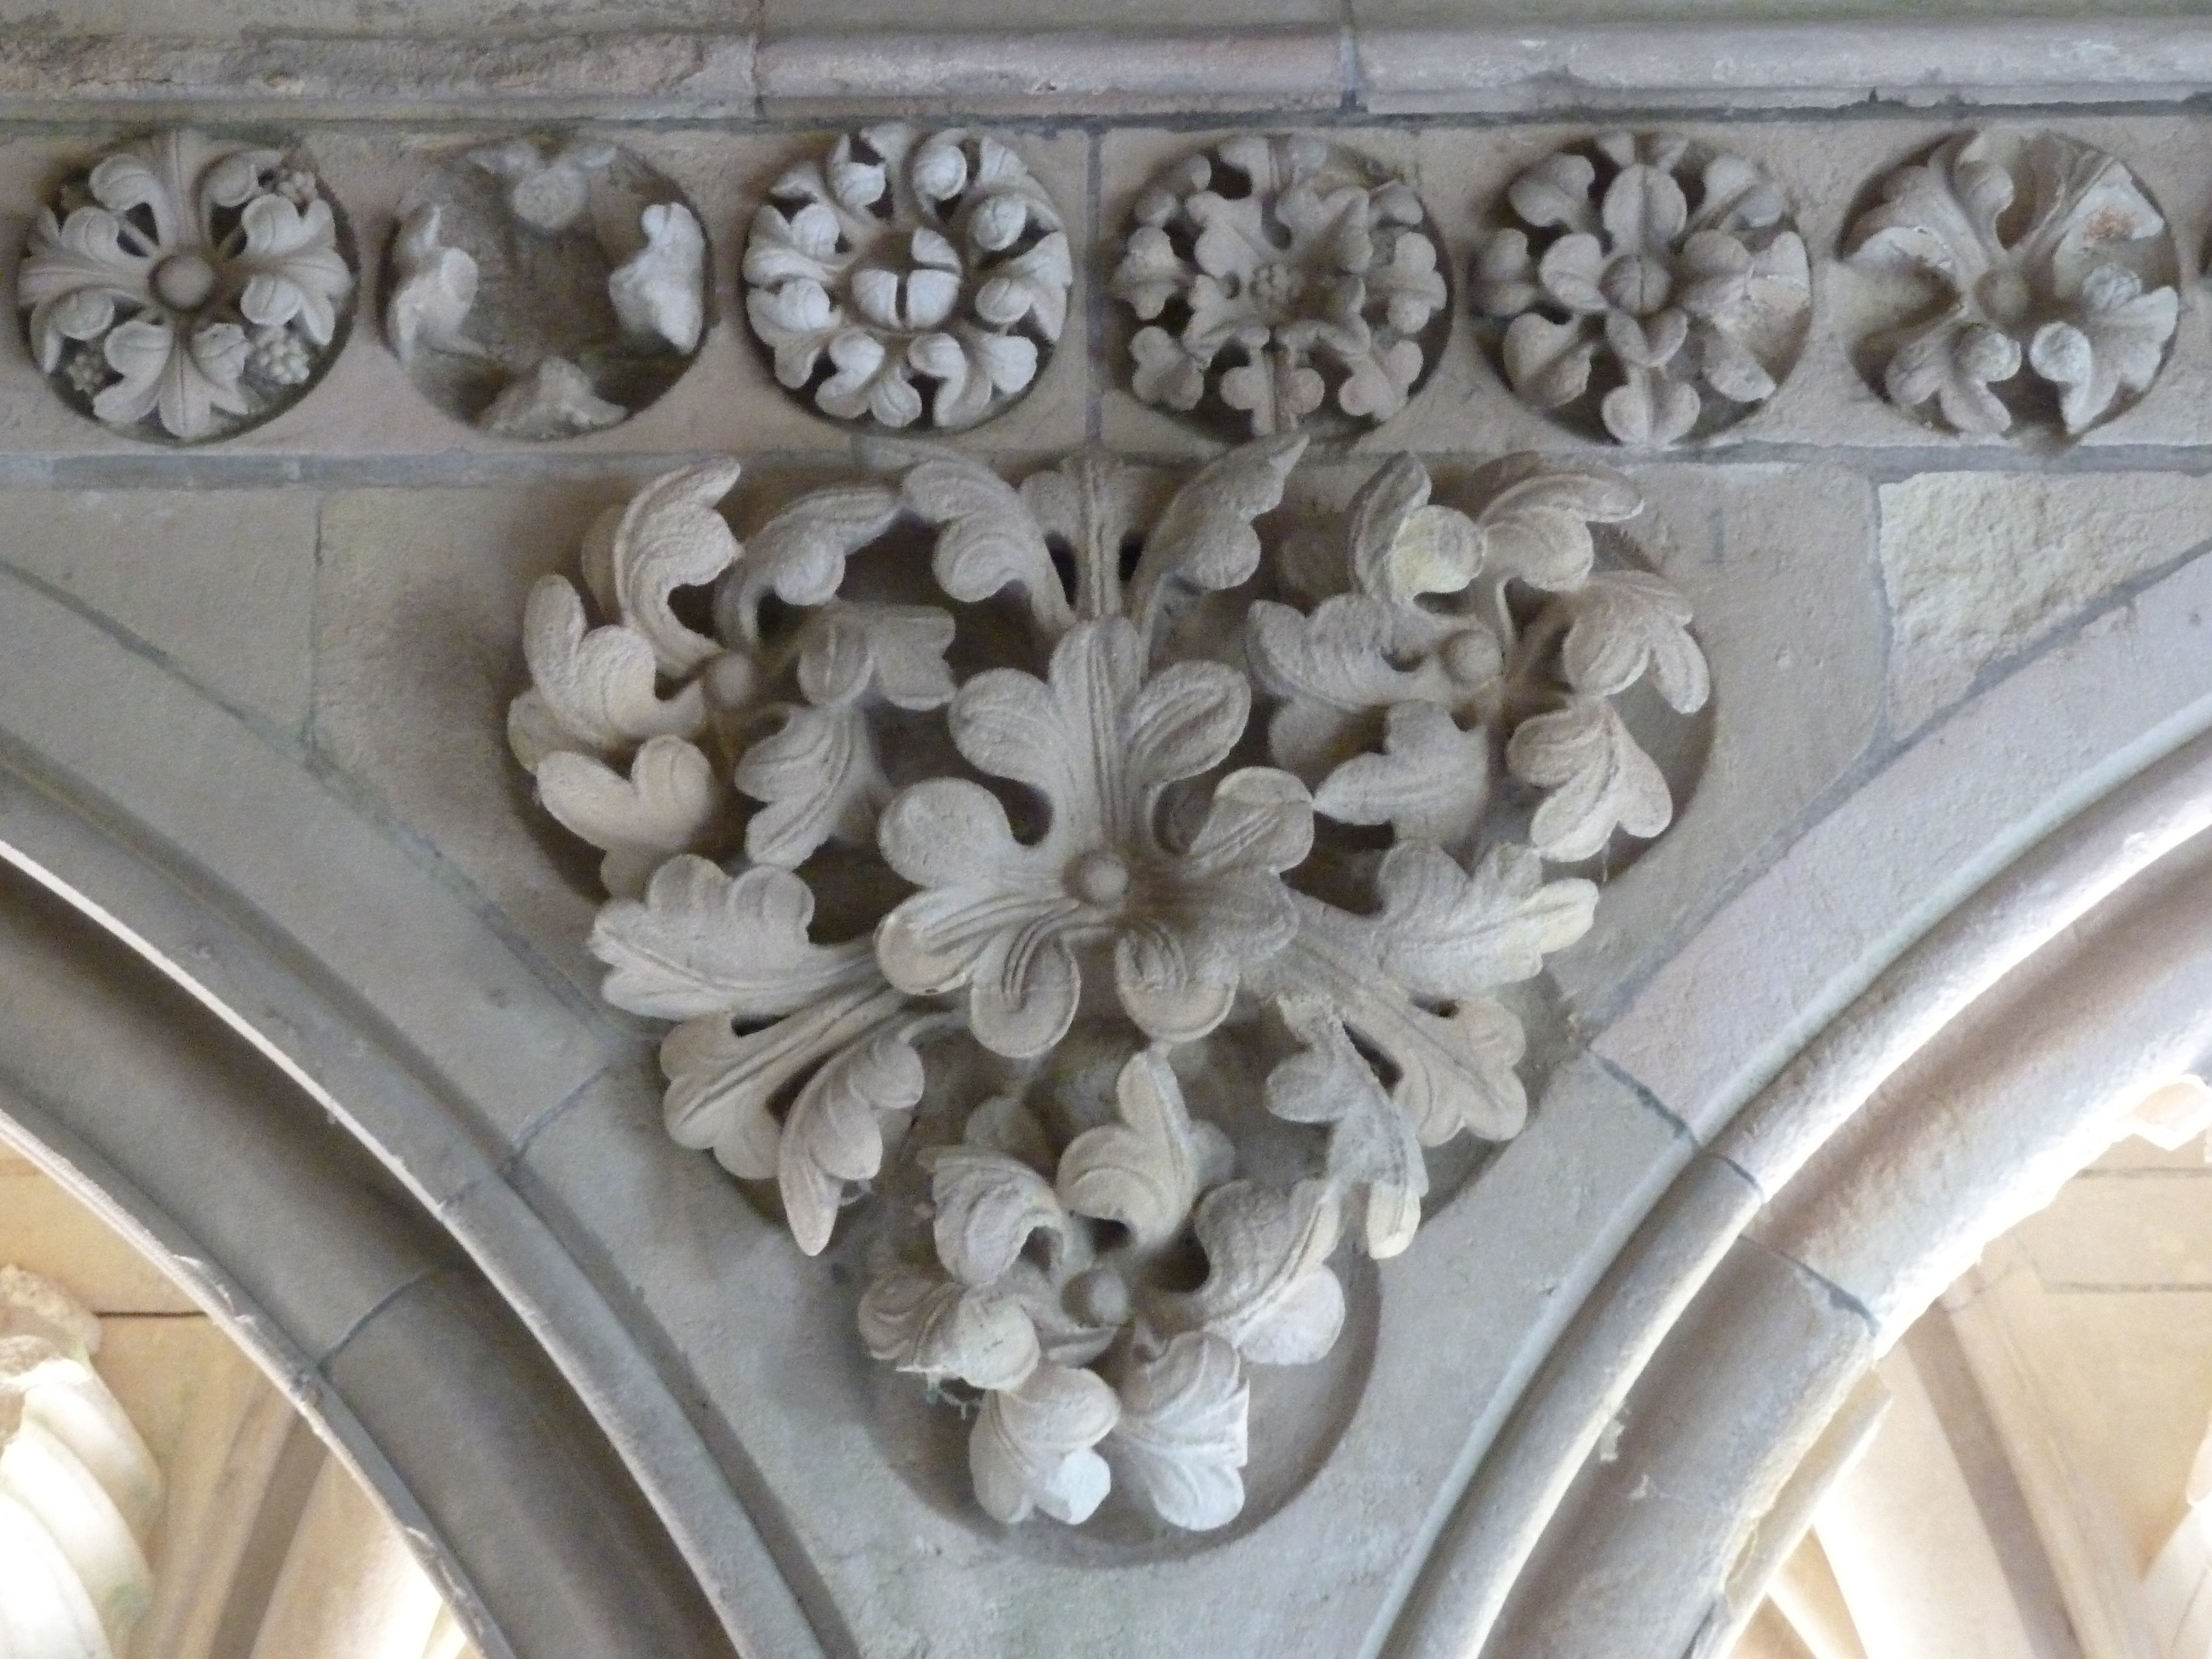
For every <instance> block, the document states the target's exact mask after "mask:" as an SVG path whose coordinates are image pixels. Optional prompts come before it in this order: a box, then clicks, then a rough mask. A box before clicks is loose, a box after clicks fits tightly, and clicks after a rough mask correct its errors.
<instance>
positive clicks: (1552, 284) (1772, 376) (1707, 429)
mask: <svg viewBox="0 0 2212 1659" xmlns="http://www.w3.org/2000/svg"><path fill="white" fill-rule="evenodd" d="M1500 211H1501V215H1502V216H1504V217H1505V218H1506V219H1508V220H1509V221H1510V222H1507V223H1505V224H1504V225H1502V226H1501V227H1500V228H1498V229H1496V230H1494V231H1492V233H1491V234H1489V235H1488V236H1486V237H1485V238H1484V239H1483V243H1482V248H1481V252H1480V253H1479V254H1478V255H1477V257H1476V259H1475V268H1474V304H1475V309H1476V310H1477V311H1478V312H1480V313H1482V314H1483V315H1485V316H1486V317H1488V318H1491V319H1493V320H1494V321H1495V322H1497V323H1499V324H1502V325H1504V330H1503V332H1502V334H1501V335H1500V336H1499V337H1498V353H1499V360H1500V363H1501V366H1502V367H1503V368H1504V371H1505V378H1506V380H1508V381H1509V382H1510V384H1511V385H1512V387H1513V390H1514V391H1515V392H1517V393H1518V394H1519V395H1520V397H1521V398H1522V401H1524V402H1526V403H1527V404H1529V405H1530V406H1532V407H1534V408H1536V409H1541V410H1546V411H1547V412H1550V413H1552V414H1554V415H1555V416H1558V417H1559V418H1560V419H1562V420H1564V421H1566V422H1570V423H1572V424H1575V425H1577V426H1579V427H1582V428H1584V429H1587V430H1589V431H1590V432H1591V434H1592V435H1594V436H1595V435H1603V436H1607V437H1610V438H1612V439H1613V440H1614V441H1616V442H1620V443H1624V444H1639V445H1658V444H1670V443H1674V442H1676V441H1680V440H1681V439H1684V438H1688V437H1692V436H1693V435H1694V436H1705V435H1711V434H1712V433H1715V432H1717V431H1720V430H1722V429H1723V428H1727V427H1729V426H1732V425H1734V424H1735V422H1738V421H1740V420H1741V419H1742V418H1743V417H1744V416H1747V415H1748V414H1750V413H1751V412H1752V410H1753V409H1754V408H1756V407H1757V406H1758V405H1759V404H1762V403H1764V402H1765V400H1766V399H1767V398H1771V397H1772V396H1773V395H1774V392H1775V389H1776V387H1777V386H1779V385H1780V383H1781V381H1782V379H1783V377H1784V375H1786V374H1789V372H1790V368H1791V366H1792V365H1793V364H1794V363H1795V362H1796V360H1797V354H1798V352H1799V351H1800V350H1801V349H1802V347H1803V345H1804V342H1805V333H1806V328H1807V325H1808V321H1809V319H1810V318H1811V316H1812V306H1813V290H1812V279H1811V274H1810V271H1809V270H1808V265H1807V263H1806V258H1805V242H1804V239H1803V238H1802V237H1801V236H1800V235H1799V234H1797V230H1796V226H1795V224H1794V223H1792V222H1791V220H1790V213H1789V209H1788V206H1787V204H1785V203H1784V200H1783V198H1782V192H1781V191H1780V190H1779V189H1778V188H1777V187H1776V185H1775V183H1774V181H1773V180H1772V179H1770V178H1768V177H1767V175H1766V174H1765V173H1764V172H1763V171H1761V170H1760V169H1759V167H1755V166H1753V164H1752V163H1751V162H1749V161H1745V160H1744V159H1743V158H1742V157H1741V156H1737V155H1728V154H1726V153H1718V154H1716V153H1713V152H1711V151H1708V150H1705V149H1703V148H1701V147H1699V146H1697V145H1694V144H1692V143H1691V142H1690V141H1689V140H1688V139H1686V138H1680V137H1674V135H1672V134H1669V133H1653V134H1646V135H1642V136H1639V135H1637V134H1633V133H1626V132H1615V133H1607V135H1606V136H1604V137H1601V138H1598V139H1596V140H1595V141H1594V142H1593V143H1590V144H1589V145H1588V146H1587V148H1586V150H1585V149H1582V148H1577V149H1563V150H1559V151H1558V152H1556V153H1555V154H1553V155H1547V156H1546V157H1545V158H1544V159H1543V160H1542V161H1539V162H1537V163H1536V165H1535V166H1534V167H1530V168H1529V169H1528V171H1527V172H1525V173H1522V175H1521V176H1520V177H1519V178H1517V179H1515V180H1514V181H1513V184H1512V185H1511V187H1510V189H1508V190H1507V191H1506V193H1505V199H1504V202H1503V203H1502V204H1500Z"/></svg>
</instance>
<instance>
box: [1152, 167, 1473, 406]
mask: <svg viewBox="0 0 2212 1659" xmlns="http://www.w3.org/2000/svg"><path fill="white" fill-rule="evenodd" d="M1132 216H1133V219H1134V221H1135V222H1134V224H1133V226H1132V227H1131V229H1130V231H1129V236H1128V240H1127V244H1126V246H1125V249H1124V252H1123V253H1122V257H1121V263H1120V264H1118V265H1117V266H1116V267H1115V271H1114V276H1113V279H1112V283H1111V287H1112V289H1113V293H1114V295H1115V298H1116V299H1118V300H1120V301H1122V302H1123V303H1124V304H1126V305H1127V306H1128V307H1129V308H1130V309H1131V310H1132V311H1133V312H1134V313H1136V315H1137V317H1138V318H1139V319H1140V321H1141V322H1142V324H1143V326H1141V327H1139V328H1138V329H1137V330H1136V331H1135V332H1134V333H1133V335H1132V336H1131V337H1130V340H1129V355H1130V359H1131V362H1132V368H1131V371H1130V380H1129V389H1130V390H1131V391H1132V392H1134V393H1135V394H1136V395H1137V396H1138V397H1139V398H1141V399H1142V400H1143V401H1144V402H1146V403H1148V404H1158V406H1159V407H1161V408H1163V409H1170V410H1175V411H1176V412H1177V413H1179V414H1185V415H1191V416H1196V417H1198V418H1199V419H1200V420H1201V421H1203V422H1206V424H1207V425H1208V426H1209V427H1212V428H1218V429H1220V430H1222V431H1224V432H1225V433H1227V434H1231V435H1250V434H1261V435H1265V434H1268V433H1274V432H1288V431H1291V430H1295V429H1297V428H1327V427H1328V426H1330V425H1336V426H1339V427H1347V428H1348V427H1352V426H1355V425H1366V424H1371V423H1374V422H1381V421H1386V420H1388V419H1389V418H1390V416H1393V415H1395V414H1396V413H1398V411H1399V410H1401V409H1403V408H1405V406H1406V402H1407V398H1409V397H1411V396H1412V394H1413V391H1414V390H1415V388H1416V387H1418V386H1419V385H1420V384H1421V382H1422V381H1423V380H1424V379H1425V377H1426V375H1427V374H1428V371H1429V369H1430V368H1431V367H1432V366H1433V365H1434V363H1435V362H1436V357H1437V352H1438V350H1439V349H1441V348H1442V346H1443V336H1444V334H1445V332H1446V331H1448V330H1449V325H1450V304H1449V294H1448V292H1447V289H1446V284H1445V280H1444V274H1443V270H1441V269H1440V267H1439V265H1438V262H1437V249H1438V248H1439V247H1440V246H1442V238H1441V237H1439V236H1438V235H1437V230H1436V228H1435V226H1434V225H1433V224H1432V223H1431V222H1430V220H1429V216H1428V213H1427V211H1426V210H1425V209H1424V208H1423V207H1422V205H1421V201H1420V198H1419V197H1418V196H1416V195H1415V194H1414V193H1413V186H1412V185H1408V184H1406V183H1405V182H1404V181H1402V180H1401V179H1397V178H1395V177H1393V176H1392V175H1391V174H1390V173H1389V171H1388V170H1386V169H1385V168H1384V167H1382V165H1381V164H1380V163H1378V162H1376V161H1371V160H1370V159H1369V158H1368V157H1366V156H1364V155H1358V153H1356V152H1355V151H1352V150H1350V149H1345V148H1344V147H1342V146H1341V145H1338V144H1333V143H1328V142H1327V141H1326V140H1324V139H1321V138H1316V137H1304V136H1300V137H1264V136H1261V135H1257V134H1247V135H1244V136H1242V137H1235V138H1230V139H1225V140H1224V141H1223V142H1222V143H1219V144H1217V145H1216V146H1214V148H1213V149H1211V150H1207V151H1204V152H1201V153H1200V154H1198V155H1188V156H1185V157H1184V158H1183V159H1182V160H1181V161H1176V162H1174V163H1173V164H1171V165H1170V166H1169V167H1166V168H1165V169H1164V170H1163V171H1162V172H1161V173H1158V175H1157V176H1156V177H1155V178H1154V179H1152V183H1151V184H1150V185H1147V186H1146V189H1145V191H1143V193H1142V194H1140V195H1139V197H1137V201H1136V204H1135V207H1134V208H1133V210H1132Z"/></svg>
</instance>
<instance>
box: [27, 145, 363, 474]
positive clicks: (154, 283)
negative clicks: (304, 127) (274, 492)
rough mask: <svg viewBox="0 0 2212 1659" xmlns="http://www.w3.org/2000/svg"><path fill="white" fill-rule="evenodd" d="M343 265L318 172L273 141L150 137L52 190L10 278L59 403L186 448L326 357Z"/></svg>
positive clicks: (289, 394) (256, 408)
mask: <svg viewBox="0 0 2212 1659" xmlns="http://www.w3.org/2000/svg"><path fill="white" fill-rule="evenodd" d="M353 291H354V260H353V255H352V250H351V247H350V246H349V240H348V239H347V238H346V236H345V235H344V233H343V228H342V227H341V226H340V225H339V223H338V221H337V216H336V215H335V214H334V213H333V212H332V211H331V204H330V202H329V200H328V199H327V197H325V194H324V191H323V187H322V185H321V184H320V182H319V180H318V179H316V177H315V175H314V173H313V172H311V171H309V170H308V169H307V167H306V166H305V165H304V164H303V163H302V162H301V160H300V158H299V157H297V156H295V155H291V154H289V152H287V151H285V150H282V149H266V148H263V147H259V146H256V145H252V144H245V143H227V142H223V141H220V140H216V139H211V138H206V137H202V136H201V135H199V134H198V133H195V132H166V133H163V134H161V136H159V137H154V138H149V139H146V140H144V141H143V143H134V144H128V145H125V146H124V147H123V148H121V149H116V150H113V151H111V152H110V153H109V154H107V155H104V156H102V157H101V158H100V160H99V161H96V162H94V164H93V165H92V167H89V168H88V169H87V170H86V171H85V172H83V173H79V174H76V175H74V176H73V177H71V178H70V179H67V180H66V181H64V184H63V185H62V186H61V188H60V190H59V191H58V192H56V194H55V197H54V198H53V200H52V203H51V204H49V205H48V206H47V207H46V208H45V209H44V210H42V211H41V212H40V215H39V216H38V218H37V220H36V221H35V222H33V225H32V227H31V237H30V245H29V247H28V248H27V251H26V252H25V255H24V258H23V268H22V272H21V276H20V277H19V278H18V280H17V283H16V300H17V302H18V303H19V304H20V305H21V307H23V308H24V310H25V312H26V313H27V315H26V319H25V325H26V328H27V331H28V333H29V336H30V342H31V354H32V356H33V357H34V358H35V359H36V360H37V362H38V365H39V367H40V369H41V370H43V371H44V372H45V373H46V375H47V377H48V380H49V383H50V384H52V386H53V387H54V389H55V390H56V392H58V393H59V394H60V395H61V397H62V398H63V399H64V401H65V402H67V403H68V404H70V406H71V407H72V408H75V409H76V410H80V411H82V413H84V414H87V415H89V416H91V417H92V418H93V419H94V420H96V421H98V422H100V423H101V424H102V425H104V426H107V427H112V428H114V429H115V430H117V431H118V432H124V433H128V434H129V435H131V436H133V437H140V438H153V439H163V440H179V441H184V442H187V443H197V442H201V441H205V440H208V439H211V438H220V437H223V436H225V435H228V434H229V433H232V432H235V431H237V430H239V429H240V428H243V427H246V426H250V425H252V424H253V423H254V422H257V421H260V420H264V419H266V418H268V417H269V416H271V415H274V414H276V413H277V412H278V411H279V410H283V409H285V408H287V407H289V405H290V404H294V403H295V402H296V401H298V399H299V398H301V396H302V395H303V394H304V393H305V392H307V388H308V386H310V385H312V384H313V381H314V380H316V379H317V378H318V376H319V375H320V374H321V373H322V371H323V368H325V366H326V365H327V363H328V362H329V360H330V358H331V356H332V355H333V354H334V353H335V351H336V349H337V343H338V340H339V337H340V334H341V333H342V331H343V326H344V325H345V322H346V320H347V318H348V316H349V310H348V301H349V300H350V298H351V296H352V294H353Z"/></svg>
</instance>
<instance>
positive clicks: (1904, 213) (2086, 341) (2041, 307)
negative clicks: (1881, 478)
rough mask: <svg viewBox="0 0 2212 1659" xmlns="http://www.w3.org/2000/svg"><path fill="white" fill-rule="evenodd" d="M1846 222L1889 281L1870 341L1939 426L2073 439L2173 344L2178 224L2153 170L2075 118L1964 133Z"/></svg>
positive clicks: (1871, 370)
mask: <svg viewBox="0 0 2212 1659" xmlns="http://www.w3.org/2000/svg"><path fill="white" fill-rule="evenodd" d="M1880 191H1881V199H1880V201H1879V202H1878V203H1877V204H1875V206H1873V207H1871V208H1869V209H1868V210H1867V211H1865V212H1864V213H1863V214H1861V215H1860V216H1859V217H1858V219H1857V221H1856V222H1854V223H1853V224H1852V226H1851V228H1850V233H1849V234H1848V235H1847V236H1846V237H1845V238H1844V253H1845V255H1846V257H1847V258H1848V260H1849V262H1850V265H1851V266H1852V268H1853V269H1854V270H1857V271H1859V272H1861V273H1863V275H1865V276H1869V277H1870V278H1872V279H1873V286H1874V288H1875V293H1874V295H1872V296H1871V303H1870V305H1869V312H1870V313H1871V315H1870V322H1871V326H1870V327H1869V329H1868V331H1867V332H1866V333H1865V335H1864V336H1863V338H1862V339H1861V340H1860V341H1859V343H1858V346H1857V353H1856V355H1857V359H1858V362H1859V367H1860V368H1861V370H1862V371H1863V373H1864V374H1866V375H1867V378H1868V380H1869V382H1870V383H1871V384H1873V385H1874V386H1876V387H1877V388H1878V389H1880V390H1881V392H1883V393H1884V394H1885V395H1886V396H1887V397H1888V398H1889V400H1890V401H1891V402H1892V403H1893V404H1896V405H1897V406H1898V407H1899V409H1901V410H1905V412H1906V413H1908V414H1910V415H1911V416H1915V417H1916V418H1917V419H1919V420H1921V421H1923V422H1926V423H1927V424H1929V425H1931V426H1936V427H1939V428H1948V429H1949V430H1951V431H1954V432H1959V433H1963V434H1967V435H1975V436H1985V437H1994V436H1996V435H2001V434H2008V433H2014V432H2016V431H2017V430H2018V429H2019V428H2021V427H2029V428H2045V429H2056V430H2058V431H2063V433H2064V434H2065V435H2067V436H2069V437H2073V436H2075V435H2079V434H2081V433H2083V432H2086V431H2087V430H2088V429H2089V428H2091V427H2093V426H2098V425H2100V424H2102V423H2103V422H2106V421H2108V420H2110V419H2111V418H2112V416H2115V415H2117V414H2118V413H2119V412H2120V411H2121V410H2124V409H2126V408H2128V407H2129V406H2130V405H2131V404H2134V403H2135V402H2136V400H2137V399H2138V398H2140V397H2141V396H2142V393H2143V392H2146V391H2148V389H2149V387H2150V385H2151V382H2152V381H2154V380H2156V379H2157V378H2158V374H2159V371H2160V369H2161V368H2163V367H2164V366H2165V363H2166V354H2167V353H2168V351H2169V350H2170V349H2172V343H2173V333H2174V324H2175V320H2176V319H2177V317H2178V315H2179V309H2180V298H2179V295H2178V294H2177V293H2176V291H2175V289H2174V283H2175V281H2176V277H2177V271H2178V268H2179V267H2178V261H2177V258H2176V254H2175V250H2174V244H2173V237H2172V233H2171V232H2170V231H2169V229H2168V228H2167V226H2166V216H2165V215H2163V214H2162V213H2160V211H2159V209H2158V206H2157V204H2155V203H2154V202H2153V201H2152V200H2151V197H2150V193H2149V192H2148V191H2146V190H2145V189H2144V188H2143V186H2142V183H2141V181H2139V180H2138V179H2136V176H2135V175H2134V174H2133V173H2130V172H2129V171H2128V169H2127V168H2126V167H2124V165H2122V163H2121V162H2119V161H2117V160H2116V159H2114V158H2113V157H2112V156H2111V155H2106V153H2105V152H2104V151H2103V150H2101V149H2097V148H2096V147H2095V146H2094V145H2092V144H2085V143H2082V142H2081V140H2079V139H2077V138H2069V137H2066V136H2065V135H2064V134H2063V133H2057V132H2037V133H2031V134H2026V135H2022V134H2018V133H2002V132H1963V133H1958V134H1955V135H1954V136H1953V137H1949V138H1947V139H1945V140H1944V141H1943V142H1942V143H1939V144H1937V145H1936V148H1935V149H1933V150H1931V151H1930V152H1929V154H1928V155H1925V156H1923V158H1922V159H1920V160H1919V161H1914V162H1912V163H1911V164H1910V165H1908V166H1905V167H1899V168H1898V169H1897V170H1896V171H1895V172H1893V173H1890V174H1889V175H1887V177H1886V178H1884V179H1882V180H1881V185H1880Z"/></svg>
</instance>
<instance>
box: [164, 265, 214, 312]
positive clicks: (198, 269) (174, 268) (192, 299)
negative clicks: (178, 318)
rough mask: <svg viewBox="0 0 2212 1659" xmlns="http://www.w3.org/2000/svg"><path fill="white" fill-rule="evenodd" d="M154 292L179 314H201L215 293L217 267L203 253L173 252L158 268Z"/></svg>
mask: <svg viewBox="0 0 2212 1659" xmlns="http://www.w3.org/2000/svg"><path fill="white" fill-rule="evenodd" d="M154 293H155V297H156V298H158V299H159V300H160V301H161V303H162V304H163V305H165V306H167V307H171V308H172V309H173V310H177V311H197V310H198V309H199V307H202V306H204V305H205V304H206V303H207V302H208V300H209V297H210V295H213V294H214V293H215V267H214V266H213V265H211V264H209V263H208V261H207V257H206V256H205V255H204V254H200V253H191V252H185V253H172V254H171V255H170V256H169V257H168V258H166V259H164V260H162V261H161V264H158V265H156V266H155V267H154Z"/></svg>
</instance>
